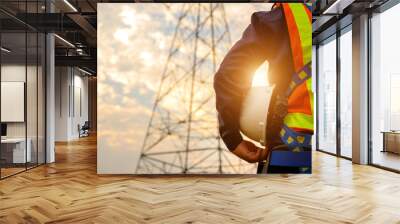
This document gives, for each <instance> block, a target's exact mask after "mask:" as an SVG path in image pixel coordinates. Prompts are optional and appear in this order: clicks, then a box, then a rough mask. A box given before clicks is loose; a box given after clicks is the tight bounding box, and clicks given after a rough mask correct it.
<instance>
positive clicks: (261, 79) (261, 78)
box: [251, 62, 269, 86]
mask: <svg viewBox="0 0 400 224" xmlns="http://www.w3.org/2000/svg"><path fill="white" fill-rule="evenodd" d="M267 76H268V63H267V62H265V63H263V64H262V65H261V66H260V67H259V68H258V69H257V71H256V72H255V73H254V76H253V81H252V83H251V85H252V86H268V85H269V83H268V79H267Z"/></svg>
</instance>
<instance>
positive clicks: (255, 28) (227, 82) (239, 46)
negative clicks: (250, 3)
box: [214, 8, 294, 150]
mask: <svg viewBox="0 0 400 224" xmlns="http://www.w3.org/2000/svg"><path fill="white" fill-rule="evenodd" d="M265 61H268V63H269V71H268V74H269V75H268V80H269V83H270V84H273V85H275V88H274V92H273V94H272V98H271V102H270V104H271V105H273V103H274V100H275V98H276V94H277V93H278V92H279V91H283V90H286V89H287V84H288V83H289V80H290V79H291V76H292V74H293V72H294V71H293V64H292V63H293V62H292V56H291V49H290V41H289V35H288V31H287V27H286V22H285V18H284V16H283V12H282V10H281V9H280V8H277V9H274V10H272V11H269V12H256V13H254V14H253V15H252V16H251V24H250V25H249V26H248V27H247V29H246V30H245V31H244V33H243V36H242V38H241V39H240V40H239V41H237V42H236V44H235V45H234V46H233V47H232V48H231V49H230V51H229V52H228V54H227V55H226V56H225V58H224V60H223V62H222V63H221V65H220V67H219V69H218V71H217V73H216V74H215V77H214V89H215V93H216V108H217V111H218V122H219V132H220V135H221V138H222V140H223V141H224V143H225V145H226V146H227V147H228V149H229V150H234V149H235V148H236V146H237V145H238V144H239V143H240V142H241V141H242V136H241V134H240V130H239V116H240V110H241V106H242V101H243V98H244V96H245V95H246V93H247V91H248V90H249V88H250V87H251V82H252V77H253V75H254V73H255V71H256V70H257V68H258V67H259V66H260V65H261V64H262V63H263V62H265ZM272 110H273V107H269V111H268V116H271V114H272V113H273V111H272ZM267 128H268V127H267ZM275 137H277V138H278V137H279V135H278V134H277V135H276V136H275ZM267 141H268V139H267Z"/></svg>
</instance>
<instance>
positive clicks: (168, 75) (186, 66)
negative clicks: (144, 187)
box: [136, 3, 255, 174]
mask: <svg viewBox="0 0 400 224" xmlns="http://www.w3.org/2000/svg"><path fill="white" fill-rule="evenodd" d="M180 7H181V8H179V10H178V12H171V13H172V14H171V15H173V16H174V18H176V26H175V29H174V31H173V34H171V35H173V36H172V40H171V45H170V48H169V51H168V56H167V59H166V62H165V65H164V69H163V72H162V75H161V82H160V86H159V89H158V92H157V95H156V99H155V102H154V105H153V110H152V115H151V118H150V121H149V124H148V127H147V131H146V135H145V138H144V141H143V146H142V149H141V155H140V158H139V161H138V164H137V169H136V173H139V174H143V173H146V174H161V173H254V169H255V167H254V165H253V164H248V163H246V162H245V161H242V160H240V159H239V158H237V157H236V156H234V155H233V154H232V153H231V152H229V151H228V150H227V149H226V148H225V146H224V144H223V143H222V142H221V139H220V137H219V134H218V122H217V114H216V110H215V94H214V89H213V76H214V74H215V72H216V69H217V65H218V64H219V63H220V62H221V60H222V59H223V56H224V55H225V54H226V53H227V52H228V50H229V48H230V46H231V39H230V38H231V37H230V32H229V27H228V23H227V21H226V16H225V9H224V5H223V4H217V3H214V4H213V3H208V4H200V3H198V4H182V5H180ZM168 8H169V9H170V10H171V8H170V6H168Z"/></svg>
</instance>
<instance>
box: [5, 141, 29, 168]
mask: <svg viewBox="0 0 400 224" xmlns="http://www.w3.org/2000/svg"><path fill="white" fill-rule="evenodd" d="M26 142H27V143H28V144H27V146H28V147H26V152H25V138H5V139H1V144H2V145H7V147H8V146H9V145H14V147H13V149H12V150H13V160H12V162H13V163H25V162H31V160H32V154H31V145H32V140H31V139H30V138H27V139H26ZM25 159H26V161H25Z"/></svg>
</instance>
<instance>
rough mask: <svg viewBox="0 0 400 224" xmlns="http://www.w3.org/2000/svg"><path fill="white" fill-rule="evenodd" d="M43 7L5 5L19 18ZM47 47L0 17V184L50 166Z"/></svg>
mask: <svg viewBox="0 0 400 224" xmlns="http://www.w3.org/2000/svg"><path fill="white" fill-rule="evenodd" d="M26 4H28V5H26ZM43 5H44V1H31V2H26V1H19V2H18V4H15V2H14V3H11V2H9V3H6V2H1V3H0V6H5V7H8V8H14V9H16V12H18V13H24V12H29V13H36V12H41V11H43V7H42V6H43ZM17 6H18V7H17ZM39 6H40V7H39ZM45 44H46V39H45V35H44V34H43V33H40V31H38V30H35V28H33V27H30V26H29V25H27V24H24V23H23V22H21V21H18V20H16V19H15V18H13V17H12V16H10V15H8V14H4V13H3V12H0V47H1V54H0V55H1V57H0V68H1V69H0V72H1V73H0V81H1V85H0V90H1V91H0V92H1V97H0V102H1V105H0V112H1V113H0V114H1V115H0V121H1V144H0V178H5V177H7V176H10V175H13V174H16V173H19V172H22V171H24V170H27V169H29V168H32V167H36V166H37V165H38V164H43V163H44V162H45V93H46V88H45V87H46V86H45V59H46V52H45Z"/></svg>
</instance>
